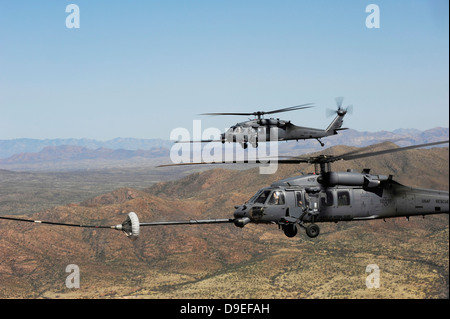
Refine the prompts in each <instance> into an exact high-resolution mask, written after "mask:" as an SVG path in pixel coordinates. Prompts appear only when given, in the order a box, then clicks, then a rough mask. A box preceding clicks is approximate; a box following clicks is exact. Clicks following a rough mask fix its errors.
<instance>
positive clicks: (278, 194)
mask: <svg viewBox="0 0 450 319" xmlns="http://www.w3.org/2000/svg"><path fill="white" fill-rule="evenodd" d="M268 204H269V205H284V194H283V192H282V191H275V192H273V194H272V196H271V197H270V200H269V202H268Z"/></svg>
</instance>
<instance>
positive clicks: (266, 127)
mask: <svg viewBox="0 0 450 319" xmlns="http://www.w3.org/2000/svg"><path fill="white" fill-rule="evenodd" d="M344 115H345V114H338V115H337V116H336V117H335V119H334V120H333V121H332V122H331V123H330V125H329V126H328V127H327V128H326V129H318V128H312V127H303V126H296V125H294V124H292V123H291V122H290V121H285V120H280V119H274V118H270V119H253V120H249V121H246V122H240V123H236V124H235V125H233V126H232V127H230V128H229V129H228V130H227V131H226V132H225V133H223V134H222V136H221V140H222V142H223V143H225V142H229V143H239V144H241V146H242V147H243V148H247V144H250V145H252V146H253V147H258V142H268V141H289V140H297V141H298V140H306V139H317V140H318V141H319V142H320V143H321V145H322V146H323V143H322V142H321V141H320V138H322V137H327V136H331V135H335V134H337V132H338V131H339V130H343V129H342V128H341V126H342V123H343V118H344Z"/></svg>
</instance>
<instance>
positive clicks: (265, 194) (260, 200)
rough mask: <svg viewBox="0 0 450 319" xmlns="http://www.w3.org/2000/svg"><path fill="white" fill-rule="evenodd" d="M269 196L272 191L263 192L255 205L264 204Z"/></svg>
mask: <svg viewBox="0 0 450 319" xmlns="http://www.w3.org/2000/svg"><path fill="white" fill-rule="evenodd" d="M269 194H270V190H265V191H262V193H261V195H259V196H258V198H257V199H256V200H255V203H258V204H264V203H265V202H266V199H267V197H268V196H269Z"/></svg>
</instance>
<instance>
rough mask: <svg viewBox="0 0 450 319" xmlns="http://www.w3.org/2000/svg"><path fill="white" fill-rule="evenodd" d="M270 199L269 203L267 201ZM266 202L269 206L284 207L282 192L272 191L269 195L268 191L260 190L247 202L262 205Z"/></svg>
mask: <svg viewBox="0 0 450 319" xmlns="http://www.w3.org/2000/svg"><path fill="white" fill-rule="evenodd" d="M269 197H270V199H269V201H267V199H268V198H269ZM266 201H267V204H269V205H284V204H285V199H284V194H283V192H282V191H274V192H273V193H272V194H271V190H270V189H262V190H260V191H258V192H257V193H256V194H255V195H253V197H252V198H250V199H249V200H248V203H249V204H264V203H265V202H266Z"/></svg>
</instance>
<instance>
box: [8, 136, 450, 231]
mask: <svg viewBox="0 0 450 319" xmlns="http://www.w3.org/2000/svg"><path fill="white" fill-rule="evenodd" d="M448 142H449V141H448V140H447V141H440V142H434V143H427V144H419V145H412V146H406V147H399V148H394V149H387V150H382V151H371V152H365V153H361V152H364V151H367V149H368V148H363V149H358V150H356V151H352V152H348V153H345V154H341V155H337V156H333V155H319V156H313V157H293V158H285V159H278V160H277V162H278V163H279V164H299V163H309V164H314V165H315V167H316V172H315V174H310V175H301V176H295V177H291V178H287V179H283V180H280V181H277V182H274V183H272V184H271V185H270V186H269V187H265V188H262V189H260V190H259V191H258V192H256V194H255V195H254V196H252V197H251V198H250V199H249V200H248V201H247V202H245V203H244V204H242V205H236V206H235V211H234V214H233V217H234V218H227V219H204V220H182V221H158V222H147V223H141V222H139V218H138V216H137V214H136V213H134V212H131V213H129V214H128V216H127V219H126V220H125V221H124V222H123V223H122V224H119V225H115V226H95V225H78V224H66V223H55V222H46V221H36V220H27V219H20V218H14V217H4V216H3V217H0V219H6V220H16V221H24V222H34V223H41V224H50V225H60V226H72V227H88V228H109V229H116V230H121V231H123V232H124V233H125V234H126V235H127V236H128V237H129V238H130V239H133V240H134V239H136V238H138V236H139V233H140V228H141V227H145V226H161V225H199V224H219V223H220V224H223V223H234V225H236V226H237V227H244V226H245V225H247V224H249V223H255V224H263V223H264V224H276V225H278V227H279V228H280V229H282V230H283V231H284V234H285V235H286V236H288V237H294V236H295V235H296V234H297V232H298V227H301V228H304V229H305V230H306V234H307V235H308V236H309V237H312V238H313V237H317V236H318V235H319V232H320V228H319V226H318V225H317V224H318V223H322V222H339V221H357V220H373V219H385V218H395V217H406V218H409V217H410V216H417V215H419V216H425V215H431V214H448V213H449V192H448V191H441V190H432V189H420V188H413V187H408V186H405V185H402V184H400V183H398V182H396V181H395V180H394V179H393V177H392V176H384V175H375V174H370V170H369V169H364V170H363V171H362V172H355V171H353V170H348V171H346V172H334V171H332V170H331V164H332V163H334V162H336V161H340V160H353V159H359V158H364V157H371V156H378V155H383V154H388V153H394V152H400V151H405V150H408V149H414V148H420V147H427V146H433V145H438V144H444V143H448ZM229 163H230V162H225V161H224V162H218V163H213V164H229ZM235 163H236V162H235ZM257 163H258V161H257ZM260 163H264V164H265V163H267V162H266V161H261V162H260ZM196 164H211V163H181V164H168V165H161V166H160V167H164V166H180V165H196ZM319 169H320V170H319ZM317 170H319V172H317Z"/></svg>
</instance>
